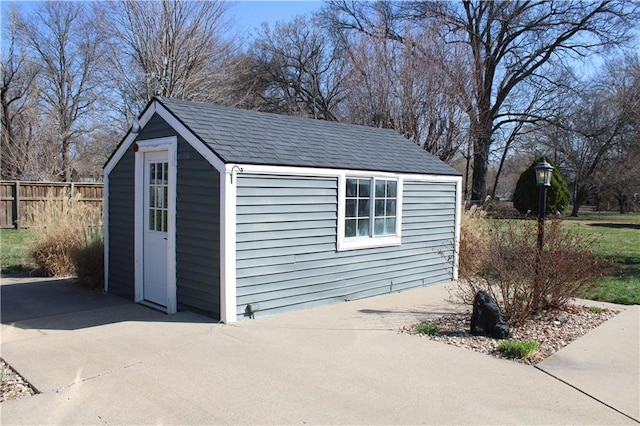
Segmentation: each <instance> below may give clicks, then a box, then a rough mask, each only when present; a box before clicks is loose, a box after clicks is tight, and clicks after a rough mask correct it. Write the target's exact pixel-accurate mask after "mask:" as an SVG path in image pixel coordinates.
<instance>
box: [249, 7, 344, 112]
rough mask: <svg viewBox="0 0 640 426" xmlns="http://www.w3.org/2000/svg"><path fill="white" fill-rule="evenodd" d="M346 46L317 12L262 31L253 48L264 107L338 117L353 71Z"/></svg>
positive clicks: (255, 68) (262, 106) (250, 50)
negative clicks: (345, 84)
mask: <svg viewBox="0 0 640 426" xmlns="http://www.w3.org/2000/svg"><path fill="white" fill-rule="evenodd" d="M342 50H343V49H342V47H341V45H340V43H339V41H338V40H336V39H333V38H332V37H330V36H329V34H328V33H327V32H326V31H324V29H323V28H322V27H321V23H320V22H319V21H318V19H316V18H315V17H311V18H307V17H304V16H299V17H297V18H295V19H294V20H292V21H291V22H288V23H282V22H280V23H277V24H276V25H275V28H274V29H273V30H272V29H271V28H270V27H269V26H268V25H267V24H263V27H262V31H261V33H260V34H259V35H258V37H257V38H256V39H255V41H254V42H253V43H252V45H251V46H250V48H249V55H250V57H251V60H252V61H253V65H252V69H253V70H254V71H255V74H254V79H253V81H254V87H255V88H259V90H260V93H259V96H260V98H261V100H262V102H261V104H262V105H261V106H259V109H262V110H267V111H271V112H277V113H283V114H288V115H300V116H306V117H312V118H317V119H322V120H329V121H336V120H338V116H337V107H338V105H339V104H340V102H341V101H342V99H343V96H344V94H343V90H342V83H343V80H344V77H345V75H346V74H347V72H348V69H347V63H346V61H345V57H344V54H343V52H342Z"/></svg>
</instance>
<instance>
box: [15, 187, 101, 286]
mask: <svg viewBox="0 0 640 426" xmlns="http://www.w3.org/2000/svg"><path fill="white" fill-rule="evenodd" d="M78 201H79V196H78V197H74V198H72V197H70V196H66V197H64V198H61V199H60V198H53V197H48V198H47V200H46V201H44V202H42V203H39V204H38V205H37V206H34V207H33V208H31V209H30V211H28V212H27V214H28V215H29V216H30V217H32V218H33V222H32V226H33V227H34V228H36V229H38V231H37V233H38V235H37V236H36V239H35V241H34V243H33V244H32V246H31V249H30V252H31V256H32V257H33V259H34V261H35V263H36V265H37V266H38V268H39V270H40V272H41V273H42V274H44V275H48V276H56V277H59V276H73V275H76V274H77V273H78V269H82V266H81V267H80V268H78V264H79V263H82V262H83V258H82V256H79V254H78V253H80V252H82V251H84V250H85V249H86V248H87V247H90V246H94V245H96V244H98V245H100V246H102V245H103V243H102V211H101V210H100V209H98V208H95V207H91V206H88V205H86V204H83V203H79V202H78Z"/></svg>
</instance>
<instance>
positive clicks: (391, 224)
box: [338, 176, 401, 250]
mask: <svg viewBox="0 0 640 426" xmlns="http://www.w3.org/2000/svg"><path fill="white" fill-rule="evenodd" d="M343 185H344V186H343V191H342V194H343V197H344V203H342V204H341V206H342V207H343V208H342V211H341V214H340V221H341V225H342V226H340V227H339V233H340V235H338V250H349V249H356V248H365V247H379V246H387V245H398V244H400V226H399V225H400V215H401V211H400V210H401V209H400V202H401V200H400V199H399V194H400V193H401V191H400V188H399V187H400V185H401V182H400V181H399V180H398V179H391V178H382V177H349V176H347V177H345V178H344V182H343Z"/></svg>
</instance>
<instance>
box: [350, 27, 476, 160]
mask: <svg viewBox="0 0 640 426" xmlns="http://www.w3.org/2000/svg"><path fill="white" fill-rule="evenodd" d="M434 36H437V34H433V33H430V32H428V31H423V30H422V31H417V30H416V31H414V34H411V35H410V36H409V35H407V34H405V39H410V40H412V42H415V41H416V40H417V39H420V40H421V41H420V44H421V45H424V46H427V45H429V46H431V48H432V49H431V50H432V53H431V54H430V56H429V57H428V58H427V57H425V56H421V55H420V56H419V55H415V54H414V53H413V52H412V49H411V46H407V45H401V44H398V43H395V42H392V41H388V40H380V39H378V38H373V37H371V36H369V35H361V36H359V37H352V38H351V40H350V41H349V43H348V44H346V46H347V49H346V52H347V55H348V58H349V61H350V64H351V68H352V69H353V71H352V72H351V73H350V74H349V75H348V77H347V80H346V84H345V90H346V93H347V95H346V96H345V102H344V104H345V105H344V110H345V113H344V114H345V117H346V120H347V121H351V122H355V123H358V124H364V125H369V126H376V127H387V128H392V129H394V130H396V131H397V132H399V133H401V134H402V135H404V136H405V137H407V138H408V139H410V140H412V141H413V142H414V143H416V144H417V145H419V146H421V147H423V148H424V149H425V150H427V151H429V152H431V153H432V154H434V155H437V156H438V157H440V158H441V159H442V160H444V161H449V160H451V159H452V158H453V157H454V156H456V155H457V154H458V153H459V150H460V147H461V146H462V145H463V144H464V142H465V141H466V140H467V137H468V136H467V132H468V121H467V120H466V113H465V110H464V106H463V105H461V103H460V102H459V98H458V97H457V96H456V94H457V88H456V89H454V88H453V87H452V85H451V82H452V79H451V78H450V77H451V76H452V75H453V74H455V72H454V71H452V70H453V67H452V66H451V65H452V59H455V55H450V54H451V53H452V52H445V51H444V50H442V49H438V46H439V43H438V39H437V38H435V39H434V38H433V37H434ZM426 39H429V40H426ZM436 58H437V59H436ZM436 64H437V65H436ZM444 70H446V72H447V74H445V72H444ZM463 79H464V78H462V77H461V78H460V80H463Z"/></svg>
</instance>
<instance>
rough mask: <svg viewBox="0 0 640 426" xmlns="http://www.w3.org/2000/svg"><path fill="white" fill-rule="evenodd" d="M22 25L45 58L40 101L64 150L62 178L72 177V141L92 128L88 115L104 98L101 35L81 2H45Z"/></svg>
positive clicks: (30, 47) (54, 140) (55, 141)
mask: <svg viewBox="0 0 640 426" xmlns="http://www.w3.org/2000/svg"><path fill="white" fill-rule="evenodd" d="M19 29H20V32H21V33H22V34H23V35H24V37H25V42H26V46H27V48H28V50H29V53H30V54H31V55H32V56H33V57H34V58H36V60H38V61H39V62H40V63H41V66H42V71H41V72H40V74H39V76H38V85H39V88H40V91H39V95H40V102H41V105H42V108H43V109H44V113H45V114H46V115H47V117H48V119H49V120H50V122H51V123H52V125H53V127H52V129H51V135H50V136H51V137H50V139H49V141H50V143H52V144H55V146H56V148H57V152H58V153H59V164H58V176H59V178H60V179H62V180H64V181H70V180H71V175H72V156H73V145H74V143H76V141H77V140H78V138H79V137H80V136H81V135H83V134H85V133H87V132H89V131H90V130H91V129H90V128H88V127H87V126H88V121H87V118H88V115H89V114H90V113H91V112H93V107H94V106H95V105H96V102H97V100H98V97H99V81H96V79H95V77H96V76H97V75H98V68H99V64H100V59H101V51H100V46H101V41H102V39H101V34H100V33H99V32H97V31H96V30H95V28H94V27H93V26H92V25H91V19H90V18H89V16H88V14H87V9H86V6H85V4H83V3H78V2H45V3H41V4H39V5H38V6H37V7H36V8H35V11H34V13H33V14H31V15H29V16H28V17H26V18H25V19H22V20H21V21H20V23H19Z"/></svg>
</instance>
